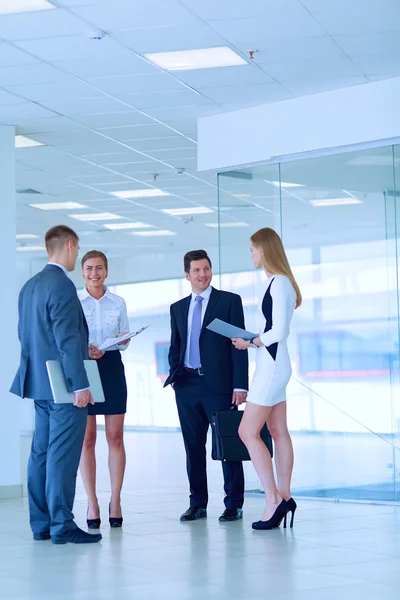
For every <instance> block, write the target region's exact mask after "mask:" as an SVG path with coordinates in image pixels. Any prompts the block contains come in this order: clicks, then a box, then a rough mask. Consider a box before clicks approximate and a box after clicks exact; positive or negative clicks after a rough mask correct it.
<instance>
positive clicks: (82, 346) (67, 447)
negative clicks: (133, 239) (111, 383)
mask: <svg viewBox="0 0 400 600" xmlns="http://www.w3.org/2000/svg"><path fill="white" fill-rule="evenodd" d="M78 241H79V238H78V236H77V234H76V233H75V232H74V231H73V230H72V229H70V228H69V227H66V226H65V225H57V226H56V227H53V228H52V229H50V230H49V231H48V232H47V233H46V237H45V242H46V250H47V254H48V255H49V263H48V265H46V267H45V268H44V269H43V271H41V272H40V273H38V274H37V275H35V276H34V277H32V279H30V280H29V281H28V282H27V283H26V284H25V285H24V287H23V288H22V290H21V292H20V295H19V301H18V312H19V324H18V335H19V340H20V343H21V358H20V366H19V369H18V372H17V374H16V376H15V379H14V382H13V384H12V386H11V392H13V393H14V394H16V395H17V396H20V397H21V398H32V399H34V402H35V432H34V436H33V441H32V450H31V455H30V458H29V464H28V496H29V513H30V525H31V529H32V532H33V539H34V540H47V539H50V537H51V539H52V541H53V543H55V544H65V543H67V542H72V543H75V544H85V543H93V542H98V541H100V540H101V535H100V534H97V535H90V534H88V533H86V532H85V531H82V530H81V529H79V528H78V527H77V525H76V524H75V522H74V520H73V519H74V515H73V514H72V508H73V504H74V497H75V486H76V476H77V471H78V466H79V460H80V456H81V450H82V445H83V440H84V436H85V429H86V420H87V405H88V404H89V403H91V404H93V398H92V394H91V392H90V390H89V382H88V379H87V376H86V371H85V367H84V362H83V361H84V359H88V358H89V355H88V329H87V325H86V320H85V317H84V314H83V312H82V308H81V304H80V302H79V300H78V296H77V294H76V288H75V286H74V284H73V283H72V281H71V280H70V279H69V278H68V271H73V270H74V268H75V262H76V259H77V257H78V250H79V245H78ZM47 360H58V361H60V362H61V365H62V369H63V371H64V375H65V379H66V382H67V387H68V390H69V391H70V392H74V394H75V396H74V403H73V404H72V403H71V404H55V403H54V401H53V395H52V392H51V388H50V383H49V378H48V375H47V369H46V361H47Z"/></svg>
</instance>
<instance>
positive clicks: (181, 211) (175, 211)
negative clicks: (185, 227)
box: [162, 206, 214, 217]
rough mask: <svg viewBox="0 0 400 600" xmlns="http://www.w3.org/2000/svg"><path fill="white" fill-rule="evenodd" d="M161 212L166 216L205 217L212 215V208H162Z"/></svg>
mask: <svg viewBox="0 0 400 600" xmlns="http://www.w3.org/2000/svg"><path fill="white" fill-rule="evenodd" d="M162 212H164V213H167V215H173V216H175V217H177V216H181V215H205V214H208V213H213V212H214V211H213V209H212V208H208V207H207V206H193V207H189V206H188V207H187V208H163V209H162Z"/></svg>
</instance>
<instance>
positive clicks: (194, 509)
mask: <svg viewBox="0 0 400 600" xmlns="http://www.w3.org/2000/svg"><path fill="white" fill-rule="evenodd" d="M206 516H207V510H206V509H205V508H199V507H198V506H191V507H190V508H188V509H187V511H186V512H185V513H183V515H181V519H180V520H181V521H197V519H205V518H206Z"/></svg>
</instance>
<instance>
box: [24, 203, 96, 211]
mask: <svg viewBox="0 0 400 600" xmlns="http://www.w3.org/2000/svg"><path fill="white" fill-rule="evenodd" d="M28 206H32V208H39V209H40V210H77V209H78V208H88V207H87V206H85V205H84V204H78V203H77V202H47V203H46V204H28Z"/></svg>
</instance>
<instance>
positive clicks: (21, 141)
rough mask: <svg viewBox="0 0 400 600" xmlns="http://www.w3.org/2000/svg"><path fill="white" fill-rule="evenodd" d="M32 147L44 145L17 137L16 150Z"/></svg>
mask: <svg viewBox="0 0 400 600" xmlns="http://www.w3.org/2000/svg"><path fill="white" fill-rule="evenodd" d="M0 13H1V11H0ZM32 146H43V144H42V143H41V142H37V141H36V140H32V139H31V138H28V137H26V136H25V135H16V136H15V147H16V148H31V147H32Z"/></svg>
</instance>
